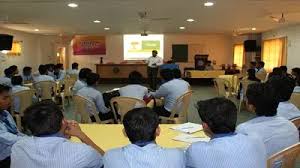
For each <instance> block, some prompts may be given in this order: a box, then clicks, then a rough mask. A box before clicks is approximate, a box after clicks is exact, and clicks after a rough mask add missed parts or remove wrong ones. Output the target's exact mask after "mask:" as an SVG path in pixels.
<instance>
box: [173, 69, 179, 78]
mask: <svg viewBox="0 0 300 168" xmlns="http://www.w3.org/2000/svg"><path fill="white" fill-rule="evenodd" d="M173 74H174V78H175V79H180V78H181V71H180V69H177V68H175V69H173Z"/></svg>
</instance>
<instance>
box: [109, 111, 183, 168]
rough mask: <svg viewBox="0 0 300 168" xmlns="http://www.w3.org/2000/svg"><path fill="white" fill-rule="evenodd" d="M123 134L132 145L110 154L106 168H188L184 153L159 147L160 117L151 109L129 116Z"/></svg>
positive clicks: (125, 117)
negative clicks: (157, 138)
mask: <svg viewBox="0 0 300 168" xmlns="http://www.w3.org/2000/svg"><path fill="white" fill-rule="evenodd" d="M123 125H124V130H123V133H124V135H125V136H126V137H128V139H129V140H130V142H131V144H129V145H127V146H124V147H121V148H116V149H112V150H109V151H108V152H106V153H105V155H104V159H103V160H104V167H105V168H121V167H124V168H184V167H185V156H184V152H183V150H180V149H171V148H168V149H167V148H163V147H161V146H159V145H158V144H157V143H156V137H157V136H159V134H160V127H159V117H158V115H157V114H156V113H155V112H153V111H152V110H151V109H150V108H137V109H133V110H131V111H129V112H128V113H126V114H125V116H124V119H123Z"/></svg>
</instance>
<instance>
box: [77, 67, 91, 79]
mask: <svg viewBox="0 0 300 168" xmlns="http://www.w3.org/2000/svg"><path fill="white" fill-rule="evenodd" d="M89 73H92V70H91V69H89V68H82V69H80V71H79V75H78V76H79V79H81V80H86V77H87V75H88V74H89Z"/></svg>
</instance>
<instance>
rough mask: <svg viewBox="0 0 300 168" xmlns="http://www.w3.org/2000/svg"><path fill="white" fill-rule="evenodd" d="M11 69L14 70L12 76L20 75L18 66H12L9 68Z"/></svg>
mask: <svg viewBox="0 0 300 168" xmlns="http://www.w3.org/2000/svg"><path fill="white" fill-rule="evenodd" d="M9 69H11V70H12V76H15V75H18V74H19V69H18V66H17V65H12V66H10V67H9Z"/></svg>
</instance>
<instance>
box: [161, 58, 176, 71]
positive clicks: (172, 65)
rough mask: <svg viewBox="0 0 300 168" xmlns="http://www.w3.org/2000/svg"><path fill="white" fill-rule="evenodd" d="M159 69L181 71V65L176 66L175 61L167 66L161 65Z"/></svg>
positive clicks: (168, 62)
mask: <svg viewBox="0 0 300 168" xmlns="http://www.w3.org/2000/svg"><path fill="white" fill-rule="evenodd" d="M159 69H160V70H162V69H172V70H173V69H179V65H177V64H175V62H174V61H173V60H169V61H167V63H166V64H163V65H161V66H160V67H159Z"/></svg>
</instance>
